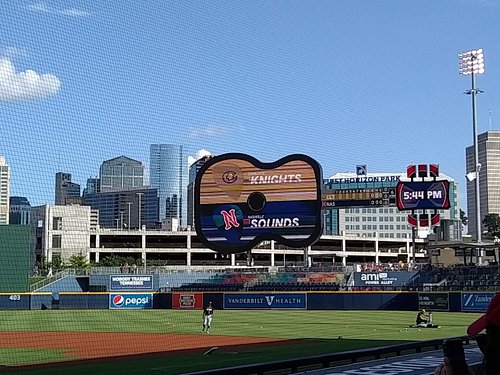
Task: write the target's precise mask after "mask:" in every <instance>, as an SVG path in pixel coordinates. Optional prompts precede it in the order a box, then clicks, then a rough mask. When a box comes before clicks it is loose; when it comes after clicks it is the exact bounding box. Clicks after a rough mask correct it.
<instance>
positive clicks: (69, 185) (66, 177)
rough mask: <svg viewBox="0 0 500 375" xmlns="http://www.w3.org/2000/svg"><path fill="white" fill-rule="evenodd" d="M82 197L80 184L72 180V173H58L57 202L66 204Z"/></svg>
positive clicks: (57, 203)
mask: <svg viewBox="0 0 500 375" xmlns="http://www.w3.org/2000/svg"><path fill="white" fill-rule="evenodd" d="M79 199H80V185H79V184H76V183H74V182H72V181H71V173H64V172H58V173H56V189H55V204H56V206H64V205H66V204H67V203H68V202H71V201H75V200H79Z"/></svg>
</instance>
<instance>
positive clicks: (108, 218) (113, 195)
mask: <svg viewBox="0 0 500 375" xmlns="http://www.w3.org/2000/svg"><path fill="white" fill-rule="evenodd" d="M83 201H84V204H85V205H88V206H91V207H92V208H93V209H96V210H98V211H99V225H100V226H101V227H102V228H116V229H122V230H123V229H126V230H129V229H139V228H142V227H143V226H145V227H146V228H147V229H153V228H157V227H159V224H158V194H157V191H156V189H152V188H149V187H148V186H144V187H139V188H133V189H123V190H115V191H105V192H99V193H87V194H85V195H84V196H83Z"/></svg>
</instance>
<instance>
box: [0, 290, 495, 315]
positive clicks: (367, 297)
mask: <svg viewBox="0 0 500 375" xmlns="http://www.w3.org/2000/svg"><path fill="white" fill-rule="evenodd" d="M493 295H494V293H493V292H470V291H467V292H369V291H363V292H255V293H254V292H227V293H222V292H212V293H207V292H169V293H153V292H145V291H124V292H61V293H59V295H58V296H57V297H58V298H55V296H54V295H53V294H52V293H47V292H45V293H0V310H28V309H32V310H44V309H61V310H69V309H134V308H135V309H185V310H189V309H191V310H193V309H201V308H202V306H204V305H205V304H207V303H208V302H212V305H213V306H214V307H215V308H216V309H221V310H222V309H225V310H266V309H267V310H273V309H275V310H283V309H294V310H395V311H416V310H419V309H423V308H425V309H427V310H429V311H451V312H462V311H463V312H484V311H486V308H487V306H488V304H489V302H490V301H491V299H492V298H493Z"/></svg>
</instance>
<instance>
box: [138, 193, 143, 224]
mask: <svg viewBox="0 0 500 375" xmlns="http://www.w3.org/2000/svg"><path fill="white" fill-rule="evenodd" d="M136 194H137V195H138V197H139V204H138V206H139V220H138V222H139V230H141V197H142V195H143V194H144V193H136Z"/></svg>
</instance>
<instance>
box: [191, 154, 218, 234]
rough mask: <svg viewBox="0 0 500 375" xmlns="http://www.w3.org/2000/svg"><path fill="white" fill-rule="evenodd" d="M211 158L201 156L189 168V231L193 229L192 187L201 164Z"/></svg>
mask: <svg viewBox="0 0 500 375" xmlns="http://www.w3.org/2000/svg"><path fill="white" fill-rule="evenodd" d="M212 157H213V156H212V155H206V156H203V157H201V158H200V159H198V160H196V161H195V162H194V163H193V164H191V165H190V166H189V181H188V186H187V225H188V227H190V228H191V229H193V228H194V194H195V189H194V187H195V181H196V175H197V174H198V172H199V170H200V168H201V167H202V166H203V164H205V163H206V162H207V161H208V160H210V159H211V158H212Z"/></svg>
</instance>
